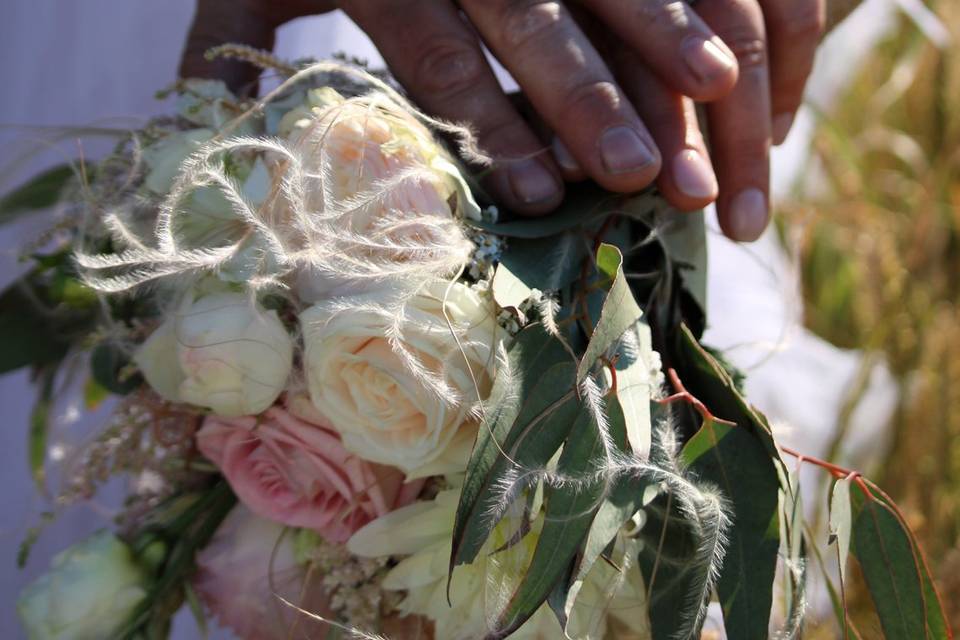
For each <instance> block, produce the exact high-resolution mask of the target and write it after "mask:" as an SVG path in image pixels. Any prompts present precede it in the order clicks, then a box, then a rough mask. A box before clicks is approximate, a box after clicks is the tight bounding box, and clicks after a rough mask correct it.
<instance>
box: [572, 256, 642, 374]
mask: <svg viewBox="0 0 960 640" xmlns="http://www.w3.org/2000/svg"><path fill="white" fill-rule="evenodd" d="M597 269H598V270H599V272H600V274H601V275H602V276H603V277H605V278H606V279H607V281H608V282H609V284H608V289H607V291H608V292H607V295H606V297H605V298H604V301H603V308H602V310H601V312H600V319H599V320H598V321H597V325H596V326H595V327H594V328H593V334H592V335H591V336H590V342H589V343H588V344H587V349H586V351H585V352H584V354H583V358H582V359H581V360H580V365H579V366H578V367H577V381H578V382H579V381H581V380H583V379H584V378H585V377H586V376H587V374H588V373H589V372H590V370H591V369H593V367H594V365H595V364H596V363H597V360H598V359H599V358H600V357H601V356H603V355H604V354H605V353H606V352H607V351H608V350H609V349H610V348H611V347H613V346H614V345H615V344H616V343H617V342H619V341H620V339H621V338H622V337H623V334H624V333H625V332H626V331H627V330H628V329H630V328H631V327H633V326H634V325H636V323H637V322H638V321H639V320H640V318H641V317H642V316H643V312H642V311H641V310H640V306H639V305H638V304H637V301H636V300H635V299H634V298H633V292H632V291H631V290H630V285H628V284H627V279H626V278H625V277H624V275H623V256H622V255H621V254H620V250H619V249H617V248H616V247H614V246H612V245H609V244H601V245H600V248H599V250H598V251H597Z"/></svg>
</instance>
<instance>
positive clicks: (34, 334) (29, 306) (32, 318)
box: [0, 280, 70, 373]
mask: <svg viewBox="0 0 960 640" xmlns="http://www.w3.org/2000/svg"><path fill="white" fill-rule="evenodd" d="M30 288H31V285H30V284H29V283H28V282H27V281H26V280H20V281H17V282H15V283H13V284H12V285H10V286H9V287H8V288H7V289H6V290H5V291H4V292H3V293H2V294H0V335H2V336H3V344H2V346H0V373H6V372H8V371H13V370H15V369H19V368H21V367H26V366H29V365H33V366H43V365H47V364H51V363H54V362H59V361H60V360H62V359H63V357H64V356H65V355H66V353H67V350H68V349H69V348H70V343H69V342H68V341H67V340H66V339H65V338H64V336H63V333H62V332H61V331H60V327H59V324H58V322H57V319H56V317H55V315H54V313H53V311H52V310H48V309H45V308H43V307H42V301H41V300H38V299H37V298H36V297H35V296H33V295H31V294H30V293H29V291H30Z"/></svg>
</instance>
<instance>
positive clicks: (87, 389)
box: [83, 378, 110, 411]
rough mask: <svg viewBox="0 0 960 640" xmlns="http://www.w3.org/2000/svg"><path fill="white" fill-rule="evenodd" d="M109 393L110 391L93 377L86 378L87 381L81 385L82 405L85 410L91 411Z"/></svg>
mask: <svg viewBox="0 0 960 640" xmlns="http://www.w3.org/2000/svg"><path fill="white" fill-rule="evenodd" d="M109 395H110V391H108V390H107V388H106V387H103V386H102V385H100V384H99V383H98V382H97V381H96V380H94V379H93V378H87V381H86V382H85V383H84V385H83V406H84V407H85V408H86V409H87V411H93V410H95V409H96V408H97V407H99V406H100V404H101V403H102V402H103V401H104V400H106V399H107V396H109Z"/></svg>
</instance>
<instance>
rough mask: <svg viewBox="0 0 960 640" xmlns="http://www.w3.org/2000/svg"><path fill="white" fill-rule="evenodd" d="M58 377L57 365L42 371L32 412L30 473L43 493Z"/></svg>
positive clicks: (29, 444)
mask: <svg viewBox="0 0 960 640" xmlns="http://www.w3.org/2000/svg"><path fill="white" fill-rule="evenodd" d="M56 377H57V366H56V365H50V366H48V367H46V368H44V370H43V371H42V372H41V374H40V380H41V382H40V396H39V397H38V398H37V402H36V404H35V405H34V406H33V411H31V412H30V432H29V436H28V437H29V440H28V446H27V451H28V458H29V461H30V473H31V475H32V476H33V481H34V483H35V484H36V485H37V488H38V489H39V490H40V493H43V494H46V479H47V473H46V468H45V467H46V465H45V463H46V459H47V432H48V431H49V429H50V408H51V406H52V405H53V389H54V382H55V381H56Z"/></svg>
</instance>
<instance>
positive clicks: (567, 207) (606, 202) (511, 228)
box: [466, 183, 624, 239]
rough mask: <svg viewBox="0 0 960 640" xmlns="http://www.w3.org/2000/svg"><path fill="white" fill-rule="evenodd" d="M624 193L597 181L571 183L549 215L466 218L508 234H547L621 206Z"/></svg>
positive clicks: (565, 229)
mask: <svg viewBox="0 0 960 640" xmlns="http://www.w3.org/2000/svg"><path fill="white" fill-rule="evenodd" d="M623 199H624V196H623V195H620V194H615V193H610V192H609V191H604V190H603V189H601V188H600V187H598V186H597V185H596V184H593V183H584V184H580V185H575V186H569V188H568V192H567V195H566V197H565V198H564V200H563V203H562V204H561V205H560V207H559V208H558V209H557V210H556V211H554V212H553V213H551V214H550V215H549V216H540V217H535V218H521V219H517V220H510V221H507V222H493V223H491V222H483V221H481V220H467V221H466V222H468V223H470V224H472V225H474V226H476V227H479V228H481V229H483V230H485V231H489V232H491V233H495V234H497V235H499V236H506V237H508V238H528V239H533V238H546V237H548V236H553V235H556V234H558V233H562V232H564V231H569V230H571V229H575V228H577V227H580V226H583V225H585V224H588V223H590V222H593V221H595V220H597V219H599V218H603V217H605V216H606V215H608V214H609V213H610V212H611V211H614V210H616V209H618V208H619V203H621V202H622V201H623Z"/></svg>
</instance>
